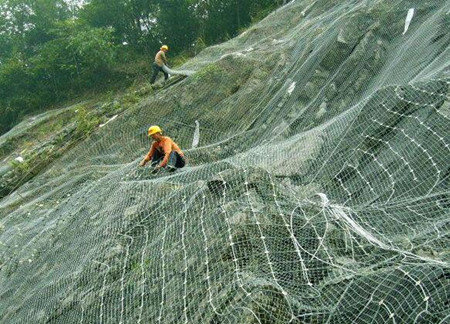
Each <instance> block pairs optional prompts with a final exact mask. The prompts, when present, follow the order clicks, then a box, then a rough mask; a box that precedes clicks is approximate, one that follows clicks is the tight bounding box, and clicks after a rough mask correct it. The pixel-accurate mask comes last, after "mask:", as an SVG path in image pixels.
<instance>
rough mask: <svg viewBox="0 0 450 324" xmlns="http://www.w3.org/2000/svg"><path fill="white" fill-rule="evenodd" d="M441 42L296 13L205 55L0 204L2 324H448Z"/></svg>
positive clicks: (437, 29) (378, 19) (361, 11)
mask: <svg viewBox="0 0 450 324" xmlns="http://www.w3.org/2000/svg"><path fill="white" fill-rule="evenodd" d="M410 9H414V10H410ZM411 13H412V14H411ZM408 20H409V22H408V23H406V21H408ZM449 27H450V2H449V1H429V2H424V1H418V0H417V1H399V0H396V1H387V0H385V1H381V0H380V1H356V0H355V1H350V0H348V1H341V0H340V1H337V0H336V1H330V0H317V1H306V0H305V1H293V2H290V3H289V4H287V5H286V6H284V7H282V8H280V9H279V10H277V11H276V12H274V13H272V14H271V15H269V17H267V18H266V19H264V20H263V21H261V22H260V23H258V24H256V25H255V26H253V27H251V28H250V29H249V30H248V31H246V32H244V33H243V34H241V35H240V36H239V37H237V38H235V39H232V40H230V41H228V42H227V43H224V44H221V45H218V46H214V47H210V48H207V49H206V50H204V51H203V52H202V53H200V55H198V56H197V57H195V58H194V59H192V60H191V61H189V62H188V63H187V64H186V65H185V66H184V67H183V70H188V71H189V70H195V71H197V72H196V73H195V74H194V75H192V76H190V77H188V78H187V79H185V80H183V81H181V82H179V83H177V84H175V85H173V86H172V87H170V88H166V89H162V90H161V91H160V92H158V93H157V94H156V95H155V96H152V97H149V98H147V99H145V100H143V101H142V102H141V103H140V104H139V105H138V106H137V107H136V108H135V109H132V110H129V111H126V112H125V113H123V114H122V115H120V116H119V117H117V118H116V119H115V120H113V121H111V122H110V123H108V125H105V127H103V128H101V129H99V130H98V131H97V132H95V133H94V134H93V135H92V136H90V138H89V139H87V140H86V141H84V142H83V143H80V144H79V145H78V146H77V147H75V148H73V149H72V150H71V151H70V152H69V153H68V154H66V155H65V156H63V157H62V158H60V159H59V160H57V161H56V162H55V163H53V165H52V166H51V167H50V168H49V169H48V170H47V171H46V172H45V173H43V174H41V175H39V176H37V177H35V178H34V179H33V180H32V181H30V182H28V183H26V184H24V185H23V186H21V187H20V188H19V189H18V190H17V191H16V192H14V193H12V194H10V195H9V196H7V197H5V198H3V199H2V200H1V201H0V217H1V218H0V264H1V270H0V310H1V312H0V314H1V315H0V319H1V322H3V323H386V322H388V323H390V322H392V323H447V322H448V321H449V320H450V306H449V299H450V298H449V297H450V269H449V266H450V263H449V262H450V259H449V257H450V249H449V230H450V224H449V222H450V217H449V216H450V213H449V210H450V209H449V206H450V197H449V194H450V192H449V177H450V166H449V163H448V162H449V161H450V147H449V143H450V138H449V118H450V104H449V84H450V70H449V63H450V60H449V57H450V56H449V54H450V52H449V42H450V33H449V32H448V31H449V30H450V29H449ZM196 121H197V122H196ZM153 124H157V125H160V126H161V127H162V128H163V129H164V131H165V133H166V134H167V135H168V136H170V137H171V138H173V139H174V140H175V141H176V142H177V143H179V144H180V146H181V148H182V149H183V150H184V152H185V154H186V156H187V159H188V164H187V166H186V167H185V168H183V169H180V170H178V171H177V172H175V173H166V172H160V173H158V174H156V175H154V174H151V173H150V172H149V169H148V168H138V167H137V164H138V163H139V161H140V160H141V159H142V157H143V156H144V154H145V153H146V152H147V151H148V148H149V145H150V143H149V140H148V138H147V137H146V131H147V128H148V126H150V125H153ZM193 137H195V141H194V142H195V144H198V145H194V147H193V148H191V144H192V142H193Z"/></svg>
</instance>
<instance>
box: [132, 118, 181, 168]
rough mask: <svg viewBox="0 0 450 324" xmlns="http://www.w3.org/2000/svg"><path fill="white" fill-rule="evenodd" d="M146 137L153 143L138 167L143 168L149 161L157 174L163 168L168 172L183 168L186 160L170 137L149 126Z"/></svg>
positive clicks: (155, 127) (158, 128) (157, 128)
mask: <svg viewBox="0 0 450 324" xmlns="http://www.w3.org/2000/svg"><path fill="white" fill-rule="evenodd" d="M148 136H149V137H152V138H153V140H154V142H153V144H152V147H151V149H150V152H148V154H147V155H146V156H145V158H144V159H143V160H142V161H141V163H139V166H144V165H145V164H147V162H148V161H150V160H151V161H152V163H151V165H152V166H153V167H155V169H154V170H153V171H154V172H158V171H159V170H160V169H161V168H165V167H167V169H168V170H169V172H173V171H175V170H176V169H177V168H182V167H184V166H185V164H186V160H185V158H184V154H183V152H182V151H181V150H180V148H179V147H178V145H177V144H176V143H175V142H174V141H173V140H172V139H171V138H170V137H168V136H163V135H162V130H161V128H160V127H159V126H151V127H150V128H149V129H148Z"/></svg>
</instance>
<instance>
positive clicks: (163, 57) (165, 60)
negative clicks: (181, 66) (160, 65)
mask: <svg viewBox="0 0 450 324" xmlns="http://www.w3.org/2000/svg"><path fill="white" fill-rule="evenodd" d="M161 57H162V59H163V61H164V64H165V65H167V64H168V63H167V57H166V53H164V52H163V53H162V55H161Z"/></svg>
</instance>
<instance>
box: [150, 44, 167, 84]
mask: <svg viewBox="0 0 450 324" xmlns="http://www.w3.org/2000/svg"><path fill="white" fill-rule="evenodd" d="M168 51H169V46H167V45H163V46H161V49H160V50H159V52H158V53H156V56H155V62H153V64H152V77H151V79H150V84H153V83H155V81H156V77H157V76H158V73H159V72H162V73H164V81H167V79H168V78H169V74H167V72H165V71H164V70H163V65H164V64H165V65H167V57H166V53H167V52H168Z"/></svg>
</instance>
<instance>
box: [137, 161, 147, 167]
mask: <svg viewBox="0 0 450 324" xmlns="http://www.w3.org/2000/svg"><path fill="white" fill-rule="evenodd" d="M146 163H147V161H145V160H142V161H141V162H140V163H139V166H141V167H143V166H144V165H145V164H146Z"/></svg>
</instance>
